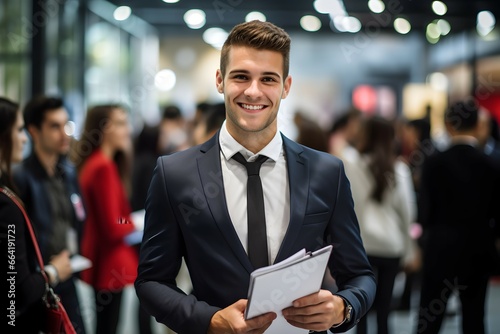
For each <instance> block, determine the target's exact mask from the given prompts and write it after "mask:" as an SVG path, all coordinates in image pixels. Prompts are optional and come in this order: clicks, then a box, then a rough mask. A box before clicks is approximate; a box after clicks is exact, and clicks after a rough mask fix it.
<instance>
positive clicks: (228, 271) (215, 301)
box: [135, 135, 376, 334]
mask: <svg viewBox="0 0 500 334" xmlns="http://www.w3.org/2000/svg"><path fill="white" fill-rule="evenodd" d="M283 141H284V142H283V143H284V149H285V155H286V160H287V166H288V176H289V186H290V210H291V214H290V222H289V227H288V230H287V231H286V235H285V237H284V240H283V242H282V244H281V247H280V250H279V252H278V255H277V257H276V261H275V262H279V261H282V260H284V259H285V258H287V257H289V256H290V255H292V254H294V253H295V252H297V251H299V250H301V249H302V248H305V249H306V250H308V251H309V250H315V249H319V248H321V247H323V246H325V245H327V244H331V245H333V252H332V255H331V258H330V261H329V270H330V272H331V274H332V276H333V277H334V278H335V280H336V284H337V286H338V287H339V291H338V292H336V293H337V294H338V295H341V296H342V297H343V298H345V299H346V300H347V301H348V302H349V303H350V304H351V305H352V306H353V310H354V312H353V320H352V321H350V322H349V323H347V324H345V325H342V326H340V327H338V328H336V329H334V330H335V331H339V332H343V331H346V330H347V329H349V328H350V327H352V326H354V325H355V324H356V323H357V321H358V320H359V318H360V317H361V316H363V315H364V314H365V313H366V312H367V310H368V309H369V307H370V306H371V304H372V302H373V299H374V296H375V290H376V287H375V279H374V277H373V274H372V272H371V267H370V264H369V262H368V260H367V258H366V254H365V250H364V247H363V245H362V242H361V238H360V235H359V227H358V222H357V219H356V215H355V213H354V210H353V200H352V197H351V191H350V186H349V182H348V180H347V177H346V176H345V173H344V167H343V165H342V163H341V161H340V160H339V159H337V158H335V157H333V156H331V155H329V154H327V153H321V152H318V151H314V150H311V149H309V148H306V147H304V146H301V145H299V144H297V143H295V142H293V141H291V140H289V139H287V138H286V137H284V136H283ZM226 196H230V194H225V192H224V186H223V181H222V171H221V163H220V147H219V136H218V135H216V136H214V137H213V138H212V139H210V140H209V141H208V142H206V143H204V144H202V145H200V146H196V147H192V148H190V149H188V150H186V151H182V152H178V153H175V154H172V155H170V156H164V157H161V158H159V159H158V163H157V167H156V169H155V172H154V176H153V179H152V181H151V186H150V189H149V193H148V197H147V200H146V222H145V230H144V238H143V241H142V245H141V254H140V263H139V268H138V277H137V280H136V283H135V287H136V291H137V295H138V296H139V299H140V301H141V304H142V305H143V306H144V307H145V308H146V310H147V311H148V312H149V313H151V314H152V315H153V316H154V317H155V318H156V320H157V321H159V322H161V323H164V324H166V325H167V326H168V327H170V328H171V329H173V330H175V331H176V332H178V333H190V334H194V333H206V332H207V329H208V326H209V323H210V319H211V317H212V316H213V314H214V313H215V312H217V311H218V310H219V309H221V308H225V307H227V306H229V305H230V304H232V303H234V302H236V301H237V300H239V299H242V298H243V299H245V298H247V293H248V285H249V278H250V273H251V272H252V271H253V270H254V268H253V267H252V264H251V263H250V260H249V259H248V256H247V254H246V252H245V250H244V248H243V246H242V244H241V242H240V240H239V238H238V235H237V234H236V231H235V229H234V227H233V224H232V222H231V219H230V217H229V213H228V209H227V206H226ZM182 257H184V258H185V261H186V264H187V266H188V269H189V273H190V276H191V281H192V284H193V292H192V293H191V294H189V295H185V294H184V293H183V292H182V291H181V290H180V289H178V288H177V286H176V282H175V278H176V276H177V273H178V271H179V268H180V265H181V260H182Z"/></svg>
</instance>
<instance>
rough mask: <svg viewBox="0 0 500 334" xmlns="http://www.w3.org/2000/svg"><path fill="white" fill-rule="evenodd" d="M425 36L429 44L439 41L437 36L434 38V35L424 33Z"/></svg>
mask: <svg viewBox="0 0 500 334" xmlns="http://www.w3.org/2000/svg"><path fill="white" fill-rule="evenodd" d="M425 37H426V38H427V41H428V42H429V43H431V44H436V43H437V42H439V36H438V37H437V38H434V37H431V36H429V34H428V33H426V34H425Z"/></svg>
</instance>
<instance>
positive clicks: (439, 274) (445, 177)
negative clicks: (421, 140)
mask: <svg viewBox="0 0 500 334" xmlns="http://www.w3.org/2000/svg"><path fill="white" fill-rule="evenodd" d="M477 121H478V106H477V104H476V103H475V102H474V101H472V100H470V101H464V102H458V103H455V104H453V105H451V106H450V107H449V108H448V110H447V111H446V113H445V125H446V129H447V131H448V132H449V134H450V136H451V138H452V140H451V146H450V148H449V149H448V150H446V151H443V152H440V153H437V154H435V155H434V156H431V157H429V158H428V160H426V162H425V163H424V166H423V171H422V179H421V190H420V191H421V192H420V221H421V223H422V226H423V227H424V244H423V273H422V274H423V276H422V290H421V298H420V310H419V311H420V312H419V319H418V325H417V333H438V332H439V329H440V327H441V323H442V321H443V316H444V314H445V310H446V304H447V302H448V299H449V298H450V296H451V294H452V293H458V295H459V297H460V301H461V304H462V329H463V333H464V334H468V333H474V334H481V333H484V332H485V328H484V316H485V298H486V291H487V286H488V280H489V277H490V275H491V273H493V272H494V270H495V266H497V265H498V258H497V257H496V256H497V254H496V252H495V246H494V233H493V226H492V224H491V222H492V221H493V219H497V221H498V218H499V217H500V210H499V209H500V207H499V205H498V203H500V197H499V190H500V180H499V178H500V170H499V169H498V166H497V165H495V164H494V163H493V161H492V159H491V158H490V157H488V156H486V155H485V154H484V153H483V152H482V151H481V150H480V149H479V148H478V147H477V146H478V141H477V139H476V135H477Z"/></svg>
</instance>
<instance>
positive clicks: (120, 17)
mask: <svg viewBox="0 0 500 334" xmlns="http://www.w3.org/2000/svg"><path fill="white" fill-rule="evenodd" d="M130 14H132V9H130V7H129V6H120V7H118V8H116V9H115V11H114V12H113V17H114V18H115V20H117V21H124V20H126V19H128V18H129V16H130Z"/></svg>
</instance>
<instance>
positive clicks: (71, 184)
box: [14, 96, 85, 333]
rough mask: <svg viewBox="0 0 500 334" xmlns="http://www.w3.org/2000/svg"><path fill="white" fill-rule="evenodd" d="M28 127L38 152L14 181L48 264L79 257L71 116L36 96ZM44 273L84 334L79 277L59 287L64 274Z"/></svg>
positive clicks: (80, 213) (79, 207)
mask: <svg viewBox="0 0 500 334" xmlns="http://www.w3.org/2000/svg"><path fill="white" fill-rule="evenodd" d="M24 122H25V124H26V128H27V129H28V132H29V134H30V136H31V139H32V144H33V150H32V152H31V154H30V156H28V157H27V158H26V159H25V160H24V161H23V162H22V164H20V165H19V166H18V168H16V169H15V170H14V180H15V181H16V184H17V187H18V189H19V195H20V197H21V199H22V200H23V202H24V204H25V205H26V209H27V211H28V215H29V216H30V218H31V219H32V221H33V225H34V226H35V228H36V231H37V237H38V242H39V245H40V250H41V253H42V255H43V258H44V261H45V263H49V261H50V259H51V258H53V257H54V256H55V255H56V254H58V255H59V256H61V255H63V254H66V256H69V255H70V254H71V255H72V254H74V253H76V252H78V246H79V239H80V236H81V232H82V228H83V222H84V219H85V210H84V206H83V202H82V196H81V193H80V187H79V184H78V179H77V176H76V170H75V168H74V167H73V165H72V164H71V163H70V162H69V161H68V160H67V159H66V155H67V154H68V151H69V146H70V137H69V136H68V134H67V133H66V128H65V127H66V125H67V123H68V113H67V111H66V109H65V108H64V104H63V101H62V100H61V99H59V98H55V97H47V96H37V97H34V98H33V99H32V100H31V101H29V102H28V104H27V105H26V107H25V108H24ZM45 269H46V271H47V272H48V274H49V275H50V276H51V278H52V282H54V283H53V285H54V291H55V292H56V293H57V294H58V295H59V296H60V297H61V301H62V303H63V305H64V307H65V309H66V311H67V312H68V316H69V318H70V319H71V322H72V323H73V326H74V327H75V329H76V331H77V332H78V333H85V327H84V324H83V320H82V314H81V310H80V303H79V300H78V295H77V292H76V285H75V282H76V279H77V278H76V276H72V277H71V278H70V279H68V280H66V281H64V282H62V280H61V282H59V278H61V277H60V276H61V273H59V272H57V270H56V268H54V267H52V266H50V265H46V266H45ZM58 282H59V283H58Z"/></svg>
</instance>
